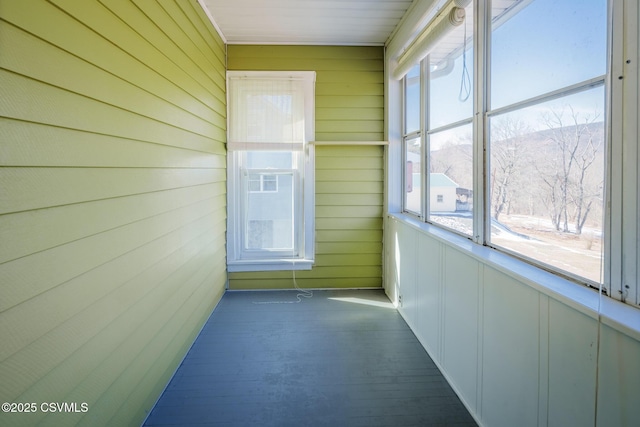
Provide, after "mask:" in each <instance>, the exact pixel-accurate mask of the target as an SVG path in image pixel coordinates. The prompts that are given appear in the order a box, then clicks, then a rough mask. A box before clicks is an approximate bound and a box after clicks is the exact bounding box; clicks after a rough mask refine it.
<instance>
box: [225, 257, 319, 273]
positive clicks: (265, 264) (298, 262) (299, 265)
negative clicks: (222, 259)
mask: <svg viewBox="0 0 640 427" xmlns="http://www.w3.org/2000/svg"><path fill="white" fill-rule="evenodd" d="M313 263H314V261H313V260H312V259H273V260H243V261H228V262H227V271H228V272H229V273H237V272H243V271H291V270H311V267H313Z"/></svg>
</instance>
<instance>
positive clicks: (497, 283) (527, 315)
mask: <svg viewBox="0 0 640 427" xmlns="http://www.w3.org/2000/svg"><path fill="white" fill-rule="evenodd" d="M483 280H484V325H483V332H482V335H483V350H484V354H483V373H482V418H483V420H484V421H486V423H487V425H490V426H505V427H508V426H515V425H517V426H522V427H525V426H532V427H536V426H537V425H538V421H537V418H538V376H539V354H538V346H539V341H538V333H539V322H538V315H539V303H538V293H537V292H536V291H535V290H533V289H531V288H529V287H527V286H524V285H521V284H518V283H517V282H514V281H513V279H511V278H510V277H508V276H506V275H504V274H502V273H499V272H498V271H497V270H494V269H492V268H485V271H484V278H483Z"/></svg>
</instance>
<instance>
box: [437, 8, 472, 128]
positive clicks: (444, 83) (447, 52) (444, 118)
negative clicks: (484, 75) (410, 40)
mask: <svg viewBox="0 0 640 427" xmlns="http://www.w3.org/2000/svg"><path fill="white" fill-rule="evenodd" d="M465 16H466V17H465V21H464V23H463V24H462V25H460V26H459V27H455V28H454V29H453V30H452V31H451V32H450V33H448V34H447V35H446V36H445V38H444V39H443V40H442V42H441V43H440V44H439V45H438V47H436V48H435V49H434V50H433V52H431V54H430V55H429V71H430V79H429V102H430V105H429V107H430V112H429V129H436V128H439V127H441V126H444V125H447V124H450V123H455V122H457V121H460V120H463V119H466V118H469V117H471V116H472V114H473V96H472V82H473V49H472V47H473V37H472V35H473V7H472V3H471V5H470V6H469V7H468V8H467V9H466V15H465Z"/></svg>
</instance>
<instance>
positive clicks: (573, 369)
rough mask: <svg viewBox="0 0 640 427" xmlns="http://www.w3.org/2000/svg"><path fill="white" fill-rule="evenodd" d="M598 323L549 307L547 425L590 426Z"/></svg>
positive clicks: (552, 304)
mask: <svg viewBox="0 0 640 427" xmlns="http://www.w3.org/2000/svg"><path fill="white" fill-rule="evenodd" d="M597 346H598V322H597V321H596V320H594V319H592V318H590V317H588V316H585V315H584V314H582V313H579V312H577V311H575V310H572V309H571V308H569V307H567V306H566V305H564V304H562V303H559V302H557V301H553V300H551V301H550V303H549V399H548V401H549V423H548V424H549V425H550V426H567V425H579V426H590V425H593V423H594V415H595V408H594V403H595V397H596V387H595V385H596V364H597V357H598V355H597Z"/></svg>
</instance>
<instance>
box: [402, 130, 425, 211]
mask: <svg viewBox="0 0 640 427" xmlns="http://www.w3.org/2000/svg"><path fill="white" fill-rule="evenodd" d="M420 145H421V143H420V137H418V138H412V139H409V140H407V141H406V142H405V161H406V164H405V197H404V208H405V210H407V211H409V212H413V213H415V214H417V215H420V214H421V211H422V191H421V185H420V173H421V171H422V165H421V164H422V160H421V154H420Z"/></svg>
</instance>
